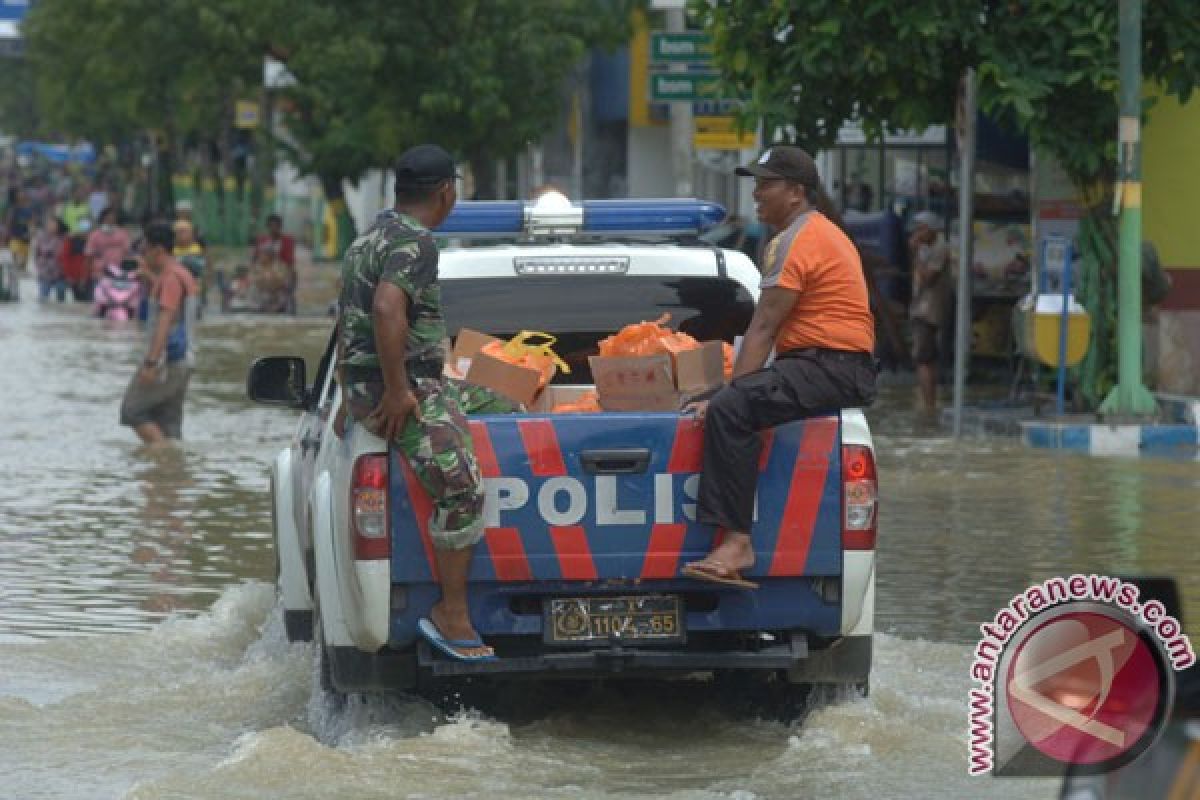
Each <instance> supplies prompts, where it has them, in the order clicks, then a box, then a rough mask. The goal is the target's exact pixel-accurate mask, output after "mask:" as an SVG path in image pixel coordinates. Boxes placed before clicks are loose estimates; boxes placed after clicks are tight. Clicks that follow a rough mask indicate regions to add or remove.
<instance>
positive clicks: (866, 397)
mask: <svg viewBox="0 0 1200 800" xmlns="http://www.w3.org/2000/svg"><path fill="white" fill-rule="evenodd" d="M737 174H738V175H743V176H749V177H753V178H754V202H755V204H756V206H757V212H758V218H759V219H760V220H761V221H762V222H763V223H764V224H766V225H767V226H769V227H770V228H772V229H773V230H775V231H778V233H777V234H776V236H775V238H774V239H773V240H771V242H770V244H768V245H767V249H766V251H765V253H764V258H763V261H764V263H763V264H762V272H763V277H762V284H761V288H762V293H761V295H760V297H759V299H758V306H757V307H756V308H755V310H754V317H753V318H752V319H751V320H750V326H749V328H747V329H746V334H745V336H744V338H743V340H742V348H741V351H740V352H739V353H738V356H737V360H736V361H735V362H734V365H733V380H732V382H731V383H729V384H728V385H727V386H725V387H723V388H722V389H721V390H720V391H719V392H717V394H716V395H714V396H713V398H712V399H711V400H710V401H706V402H701V403H696V404H694V405H693V406H692V407H691V410H692V411H693V413H695V414H696V417H697V419H698V420H700V421H701V422H702V423H703V424H704V466H703V471H702V472H701V475H700V492H699V497H698V506H699V513H698V519H699V520H700V522H701V523H704V524H707V525H714V526H716V527H717V528H720V529H723V530H724V531H725V536H724V538H723V539H722V541H721V543H720V545H718V546H717V547H716V548H715V549H714V550H713V551H712V552H711V553H709V554H708V556H706V557H705V558H704V559H703V560H702V561H695V562H692V563H691V564H688V565H686V566H685V567H684V568H683V573H684V574H685V575H689V576H691V577H693V578H696V579H699V580H705V581H712V582H715V583H723V584H728V585H732V586H739V587H742V588H757V584H754V583H751V582H750V581H747V580H744V579H743V578H742V577H741V572H742V570H745V569H748V568H750V567H752V566H753V565H754V547H753V543H752V542H751V538H750V525H751V521H752V519H753V514H754V494H755V489H756V485H757V480H758V470H757V469H756V465H757V463H758V458H759V455H760V452H761V450H762V439H761V437H760V436H759V432H760V431H762V430H764V429H766V428H773V427H775V426H776V425H782V424H783V423H785V422H791V421H793V420H797V419H801V418H804V417H812V416H818V415H821V414H832V413H836V412H837V411H839V410H840V409H843V408H853V407H857V406H865V405H869V404H870V403H871V401H872V400H874V399H875V373H876V365H875V358H874V355H873V352H874V349H875V322H874V319H873V318H872V316H871V310H870V306H869V304H868V301H867V287H866V281H865V279H864V278H863V270H862V262H861V261H860V260H859V256H858V250H857V249H856V248H855V246H854V243H853V242H851V241H850V239H849V238H848V237H847V236H846V234H845V233H843V232H842V230H841V229H840V228H839V227H837V226H836V225H835V224H833V223H832V222H831V221H829V219H828V218H826V217H825V216H824V215H823V214H821V213H820V212H819V211H817V210H816V208H815V204H816V199H817V193H818V186H819V178H818V176H817V167H816V164H814V163H813V160H812V158H811V157H809V155H808V153H805V152H804V151H803V150H801V149H800V148H798V147H786V146H778V147H772V148H770V149H769V150H767V151H766V152H764V153H763V154H762V156H761V157H760V158H759V159H758V161H757V163H754V164H751V165H749V166H745V167H738V169H737ZM772 349H774V351H775V360H774V361H773V362H771V363H769V364H768V359H769V358H770V355H771V351H772Z"/></svg>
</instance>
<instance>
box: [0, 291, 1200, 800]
mask: <svg viewBox="0 0 1200 800" xmlns="http://www.w3.org/2000/svg"><path fill="white" fill-rule="evenodd" d="M23 288H24V289H26V292H25V294H24V297H25V298H26V300H25V302H23V303H21V304H19V305H15V306H0V356H2V358H3V364H2V365H0V366H2V368H0V376H2V377H0V388H2V389H3V395H4V397H5V400H6V402H5V408H4V412H3V414H0V442H3V445H2V446H0V509H3V512H2V513H0V547H2V548H3V550H2V552H3V553H4V554H5V556H6V557H5V558H4V559H3V561H0V731H3V736H2V737H0V741H2V742H3V746H2V747H0V798H14V799H15V798H20V799H21V800H24V799H25V798H43V797H44V798H106V797H129V798H241V797H245V798H251V797H253V798H259V797H288V798H309V797H311V798H326V797H331V796H345V797H351V796H353V797H362V798H373V797H380V798H382V797H388V798H394V797H411V798H433V797H486V798H495V797H514V798H530V797H538V798H542V797H544V798H617V797H620V798H640V797H646V798H649V797H668V798H677V799H678V800H685V799H686V800H692V799H695V800H699V799H700V798H729V799H730V800H734V799H735V798H736V800H751V799H752V798H790V797H800V796H837V797H965V796H971V797H1014V796H1028V797H1052V796H1055V788H1054V786H1053V784H1050V783H1046V782H1025V781H1016V782H1014V781H1007V782H996V781H991V780H977V779H968V778H967V777H966V741H965V733H964V732H965V728H966V693H967V689H968V684H969V681H968V662H969V654H970V649H971V645H972V642H973V639H974V638H977V636H978V625H979V623H980V622H982V621H984V620H987V619H990V618H991V617H992V615H993V614H994V613H995V611H996V609H997V608H998V607H999V606H1001V605H1003V604H1004V603H1006V602H1007V600H1008V599H1009V598H1011V596H1012V595H1013V594H1014V593H1016V592H1018V591H1019V590H1021V589H1023V588H1024V587H1025V586H1027V585H1029V584H1031V583H1033V582H1035V581H1038V580H1042V579H1044V578H1046V577H1049V576H1051V575H1055V574H1061V573H1070V572H1078V571H1082V572H1092V571H1096V572H1102V573H1108V574H1133V573H1154V574H1173V575H1175V576H1177V577H1178V578H1180V579H1181V583H1182V589H1183V593H1184V603H1185V615H1186V618H1187V620H1189V622H1190V624H1189V625H1188V631H1189V633H1191V634H1192V635H1193V637H1194V636H1195V635H1196V633H1197V631H1198V630H1200V628H1198V625H1197V621H1198V620H1200V578H1198V576H1200V548H1197V547H1196V546H1195V530H1196V523H1195V520H1196V517H1197V512H1198V511H1200V491H1198V490H1200V465H1197V463H1196V462H1194V461H1165V460H1164V461H1158V460H1132V459H1103V458H1088V457H1086V456H1079V455H1071V454H1063V453H1047V452H1040V451H1032V450H1027V449H1025V448H1023V447H1022V446H1021V445H1020V444H1019V442H1017V441H1016V440H1010V439H999V438H973V439H968V440H966V441H964V442H962V443H957V444H956V443H954V442H953V441H951V440H950V439H949V438H948V437H946V436H945V434H944V433H942V432H941V431H939V430H938V429H936V428H932V427H929V426H926V425H921V424H919V423H917V422H915V421H914V418H913V415H912V414H911V413H910V411H909V410H908V405H909V392H908V390H905V389H889V390H888V391H886V392H885V393H884V397H883V398H882V400H881V402H880V404H879V405H878V407H877V408H876V409H874V410H872V412H871V413H870V417H871V418H872V422H873V425H874V429H875V433H876V437H877V441H876V446H877V450H878V453H879V462H880V463H879V471H880V476H881V477H880V483H881V508H882V515H881V529H880V537H879V558H880V561H879V584H878V600H877V627H878V629H879V630H880V631H881V632H882V633H881V635H879V636H878V637H877V645H876V662H875V668H874V673H873V676H872V683H873V687H872V694H871V696H870V698H868V699H862V698H840V699H839V700H838V701H836V702H825V703H822V704H820V705H818V706H817V708H816V709H815V710H814V711H813V712H812V713H811V714H809V715H808V716H807V717H806V718H805V719H804V720H803V721H800V722H796V723H792V724H784V723H780V722H772V721H765V720H760V719H756V718H754V717H751V716H747V715H746V714H738V713H731V712H729V711H728V710H726V709H725V708H723V707H718V706H717V704H714V703H712V702H710V701H711V697H709V696H708V695H706V694H705V692H706V691H707V690H702V689H696V688H694V687H672V688H670V689H667V690H663V689H662V688H661V687H660V688H658V689H655V690H646V689H644V688H643V689H637V688H627V687H618V688H612V687H609V688H604V689H599V690H596V691H595V692H593V693H590V694H585V695H582V696H579V695H576V696H572V697H570V698H567V699H565V700H562V701H560V702H556V703H553V704H551V705H548V706H546V707H539V708H534V707H532V706H533V704H534V703H535V702H539V703H540V702H543V701H534V700H530V699H528V694H529V693H528V692H526V694H525V698H526V699H525V700H524V702H526V704H527V705H529V706H530V707H529V708H526V709H524V710H523V711H524V712H528V713H518V714H515V715H514V716H513V717H512V718H507V717H506V718H498V717H489V716H486V715H482V714H479V713H464V714H460V715H457V716H455V717H452V718H449V719H447V718H445V717H443V716H441V715H440V714H438V713H437V712H436V711H435V710H434V709H433V708H432V707H430V706H428V705H426V704H424V703H422V702H418V701H415V700H408V699H404V698H399V697H396V698H384V699H372V700H369V701H365V702H362V701H355V700H352V701H351V703H350V704H349V705H348V706H347V707H345V708H337V707H335V706H334V705H333V704H332V703H331V701H330V698H328V697H326V696H324V695H323V694H322V693H321V692H320V691H319V690H314V688H313V685H314V681H313V670H314V658H313V653H312V650H311V648H310V647H309V646H307V645H302V644H296V645H289V644H287V642H286V639H285V637H284V635H283V632H282V624H281V621H280V615H279V611H278V608H277V607H276V605H275V597H274V591H273V589H272V587H271V581H272V579H273V574H274V569H275V566H274V554H273V551H272V547H271V541H270V539H271V533H270V526H271V522H270V510H269V507H268V497H267V491H266V467H267V464H268V463H269V461H270V459H271V458H272V457H273V455H274V453H275V452H276V451H277V450H278V449H279V448H281V447H282V446H283V445H284V444H285V443H286V441H287V440H288V438H289V437H290V435H291V434H292V432H293V429H294V427H295V424H296V421H297V417H296V416H295V415H294V414H292V413H291V412H286V411H280V410H275V409H269V408H265V407H259V406H254V405H251V404H250V403H249V402H248V401H247V400H246V399H245V391H244V381H245V372H246V367H247V365H248V364H249V362H250V360H251V359H252V358H254V357H255V356H258V355H265V354H271V353H277V354H279V353H293V354H300V355H305V356H307V357H308V358H309V359H310V363H314V364H315V361H316V358H317V356H318V355H319V354H320V351H321V349H322V347H323V346H324V343H325V340H326V338H327V336H328V330H329V322H328V320H327V319H324V318H320V317H307V318H306V317H301V318H269V317H263V316H252V315H246V316H213V317H210V318H208V319H206V320H204V322H203V323H202V327H201V337H202V339H201V341H202V349H201V354H200V357H201V363H200V367H199V370H198V372H197V374H196V376H195V378H194V380H193V383H192V388H191V391H190V394H189V397H188V404H187V419H186V421H185V436H186V439H187V441H186V444H185V445H184V447H183V448H181V449H179V450H173V451H165V452H158V453H155V452H150V451H146V450H145V449H142V448H140V447H139V446H138V445H137V444H136V439H135V437H134V436H133V434H132V432H130V431H129V430H127V429H123V428H120V427H119V426H118V425H117V407H118V404H119V401H120V397H121V394H122V392H123V390H124V388H125V385H126V383H127V382H128V380H129V377H130V375H131V374H132V370H133V368H134V365H135V364H136V361H137V360H138V358H139V356H140V340H139V336H140V333H139V332H138V331H137V330H136V328H132V327H120V328H117V327H105V326H104V325H103V324H101V323H99V322H97V321H95V320H91V319H89V318H87V317H86V313H85V309H84V308H83V307H81V306H76V305H66V306H57V305H49V306H38V305H37V304H36V303H35V302H33V301H31V300H30V299H29V298H31V297H33V296H34V294H35V293H34V292H33V291H32V285H31V284H28V283H27V284H26V286H25V287H23ZM515 702H516V703H517V705H518V706H519V705H520V703H521V702H523V701H522V698H521V697H517V698H516V701H515Z"/></svg>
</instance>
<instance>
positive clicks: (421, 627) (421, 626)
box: [417, 617, 496, 662]
mask: <svg viewBox="0 0 1200 800" xmlns="http://www.w3.org/2000/svg"><path fill="white" fill-rule="evenodd" d="M417 633H419V634H420V635H421V638H422V639H424V640H425V641H427V642H429V643H430V644H431V645H433V646H434V647H436V648H437V649H438V650H440V651H442V652H443V653H445V654H446V655H447V656H449V657H450V658H453V659H454V660H455V661H471V662H475V661H495V660H496V657H495V656H494V655H487V656H469V655H466V654H465V653H460V652H459V650H462V649H467V648H473V647H486V646H487V645H485V644H484V643H483V640H482V639H479V638H475V639H447V638H446V637H445V636H443V635H442V632H441V631H439V630H438V627H437V625H434V624H433V620H430V619H426V618H425V617H422V618H421V619H420V621H418V622H417Z"/></svg>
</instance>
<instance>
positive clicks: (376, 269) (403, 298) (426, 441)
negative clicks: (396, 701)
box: [338, 145, 493, 660]
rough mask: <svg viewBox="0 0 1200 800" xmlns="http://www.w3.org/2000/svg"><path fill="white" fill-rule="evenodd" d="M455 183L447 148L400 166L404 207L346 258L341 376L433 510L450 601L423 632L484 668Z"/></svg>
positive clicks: (359, 410) (351, 406)
mask: <svg viewBox="0 0 1200 800" xmlns="http://www.w3.org/2000/svg"><path fill="white" fill-rule="evenodd" d="M455 177H456V175H455V171H454V162H453V160H452V159H451V158H450V156H449V154H447V153H446V151H445V150H443V149H442V148H440V147H437V146H436V145H419V146H417V147H414V148H411V149H410V150H407V151H405V153H404V154H403V155H401V156H400V158H399V160H398V161H397V162H396V205H395V207H394V208H391V209H388V210H386V211H383V212H381V213H380V214H379V216H378V217H376V219H375V222H374V224H372V225H371V227H370V228H369V229H368V230H367V231H366V232H365V233H364V234H363V235H362V236H359V237H358V239H356V240H355V241H354V243H353V244H352V245H351V246H350V249H349V250H347V251H346V256H345V262H344V266H343V270H342V287H343V288H342V293H341V303H340V306H341V314H340V319H339V362H338V366H339V370H340V378H341V384H342V386H343V387H344V396H345V398H346V405H347V409H348V411H349V413H350V414H351V416H353V417H354V419H355V420H357V421H359V422H360V423H362V424H363V425H364V426H366V427H367V429H369V430H370V431H372V432H373V433H376V434H377V435H379V436H381V437H383V438H385V439H387V440H389V441H391V442H392V445H393V446H394V447H396V448H398V449H399V450H400V452H401V453H403V454H404V456H405V457H406V458H407V459H408V461H409V463H410V464H411V465H412V468H413V471H414V472H415V473H416V475H417V477H418V479H419V480H420V481H421V484H422V486H424V487H425V490H426V492H427V493H428V494H429V497H430V499H431V500H432V501H433V506H434V508H433V513H432V516H431V519H430V520H429V533H430V537H431V538H432V539H433V543H434V549H435V558H436V560H437V567H438V574H439V577H440V580H441V587H442V599H441V600H440V601H439V602H438V603H437V604H436V605H435V606H434V607H433V609H432V610H431V611H430V615H429V616H430V619H429V620H422V630H423V631H426V630H427V629H428V625H429V623H430V622H431V623H432V626H433V627H434V628H435V629H436V630H434V631H433V633H436V634H440V637H441V639H442V640H443V641H442V644H443V645H444V646H448V647H449V651H448V652H449V654H451V655H453V656H455V657H456V658H462V659H467V660H479V659H486V658H491V657H493V655H492V649H491V648H490V647H487V646H486V645H484V644H483V642H482V641H481V640H480V639H479V635H478V633H476V631H475V628H474V627H473V626H472V624H471V619H470V613H469V609H468V606H467V570H468V567H469V565H470V561H471V553H472V550H473V548H474V546H475V544H476V543H478V541H479V539H480V538H481V537H482V536H483V516H482V512H483V482H482V478H481V477H480V474H479V466H478V464H477V462H476V460H475V453H474V449H473V447H472V443H471V436H470V433H469V431H468V428H467V421H466V418H465V417H464V416H463V413H462V410H461V409H460V407H459V403H458V398H459V392H458V391H457V389H456V388H455V387H452V386H450V385H449V384H447V382H446V381H445V380H444V379H443V377H442V369H443V360H444V358H445V355H444V352H443V349H442V341H443V339H445V338H446V325H445V321H444V319H443V317H442V308H441V289H440V287H439V285H438V251H437V245H436V244H435V243H434V240H433V235H432V234H431V233H430V229H431V228H435V227H437V226H438V225H440V224H441V223H442V221H443V220H444V219H445V218H446V217H447V215H449V213H450V210H451V209H452V208H453V207H454V203H455V201H456V200H457V196H456V193H455V188H454V179H455ZM424 635H426V636H427V638H428V634H424Z"/></svg>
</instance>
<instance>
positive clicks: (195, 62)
mask: <svg viewBox="0 0 1200 800" xmlns="http://www.w3.org/2000/svg"><path fill="white" fill-rule="evenodd" d="M242 5H243V4H241V3H239V2H238V0H171V1H170V2H163V1H162V0H87V1H86V2H81V0H39V2H37V3H34V4H32V6H31V8H30V11H29V15H28V16H27V17H26V20H25V22H24V23H23V26H22V30H23V32H24V34H25V37H26V39H27V54H28V59H29V62H30V64H31V66H32V67H33V68H34V70H35V71H36V82H37V90H38V112H39V114H40V116H41V120H42V126H43V127H44V128H46V129H50V130H56V131H59V132H61V133H62V134H64V135H67V136H77V137H82V138H87V139H90V140H92V141H95V142H98V143H116V142H121V141H125V140H128V139H129V138H131V137H133V136H136V135H138V134H141V133H143V132H145V131H147V130H160V131H163V132H164V133H165V134H166V135H168V136H171V137H174V136H177V135H186V134H189V133H195V134H198V135H211V133H212V132H213V131H220V130H222V128H223V124H224V122H225V119H226V117H227V114H229V113H230V108H231V106H230V103H231V101H232V99H233V97H234V95H235V94H236V93H237V92H239V91H243V90H244V89H245V87H247V86H250V85H254V84H255V83H256V82H257V81H258V77H257V76H258V74H259V70H260V69H261V66H260V64H261V61H260V59H259V57H258V55H257V53H255V52H253V51H252V50H251V49H250V48H248V47H247V44H248V43H247V42H246V41H245V39H244V37H243V36H241V35H239V33H238V32H239V31H240V30H242V29H241V28H239V27H238V25H237V24H236V22H235V21H236V20H237V19H238V17H239V14H240V7H241V6H242Z"/></svg>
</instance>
